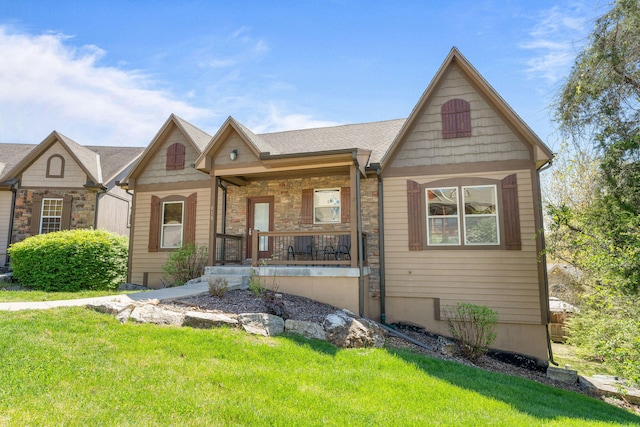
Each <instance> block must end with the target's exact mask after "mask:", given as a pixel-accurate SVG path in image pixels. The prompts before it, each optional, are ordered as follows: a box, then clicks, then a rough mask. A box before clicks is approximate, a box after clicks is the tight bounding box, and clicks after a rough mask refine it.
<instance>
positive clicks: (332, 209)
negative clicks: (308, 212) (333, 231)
mask: <svg viewBox="0 0 640 427" xmlns="http://www.w3.org/2000/svg"><path fill="white" fill-rule="evenodd" d="M339 222H340V189H339V188H329V189H319V190H314V192H313V223H314V224H334V223H339Z"/></svg>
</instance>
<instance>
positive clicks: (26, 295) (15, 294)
mask: <svg viewBox="0 0 640 427" xmlns="http://www.w3.org/2000/svg"><path fill="white" fill-rule="evenodd" d="M134 292H135V291H134ZM123 293H132V292H130V291H126V292H118V291H115V292H109V291H78V292H44V291H25V290H6V289H4V288H2V287H0V302H39V301H56V300H69V299H81V298H95V297H104V296H109V295H119V294H123Z"/></svg>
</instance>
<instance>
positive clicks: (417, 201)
mask: <svg viewBox="0 0 640 427" xmlns="http://www.w3.org/2000/svg"><path fill="white" fill-rule="evenodd" d="M420 196H421V195H420V184H418V183H417V182H415V181H407V215H408V220H409V250H410V251H421V250H422V245H423V240H424V227H423V224H422V209H423V206H422V197H420Z"/></svg>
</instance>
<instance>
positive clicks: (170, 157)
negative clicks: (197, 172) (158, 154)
mask: <svg viewBox="0 0 640 427" xmlns="http://www.w3.org/2000/svg"><path fill="white" fill-rule="evenodd" d="M184 153H185V148H184V145H182V144H180V143H179V142H176V143H175V144H171V145H170V146H169V147H168V148H167V164H166V169H167V170H168V171H169V170H178V169H184Z"/></svg>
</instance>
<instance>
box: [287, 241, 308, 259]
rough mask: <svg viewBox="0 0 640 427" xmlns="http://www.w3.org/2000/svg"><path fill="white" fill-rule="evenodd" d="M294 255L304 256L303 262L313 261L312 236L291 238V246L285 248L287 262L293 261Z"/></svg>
mask: <svg viewBox="0 0 640 427" xmlns="http://www.w3.org/2000/svg"><path fill="white" fill-rule="evenodd" d="M296 255H304V256H305V260H309V259H313V236H294V237H293V246H291V245H290V246H289V247H288V248H287V260H289V259H293V260H294V261H295V259H296Z"/></svg>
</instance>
